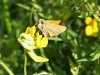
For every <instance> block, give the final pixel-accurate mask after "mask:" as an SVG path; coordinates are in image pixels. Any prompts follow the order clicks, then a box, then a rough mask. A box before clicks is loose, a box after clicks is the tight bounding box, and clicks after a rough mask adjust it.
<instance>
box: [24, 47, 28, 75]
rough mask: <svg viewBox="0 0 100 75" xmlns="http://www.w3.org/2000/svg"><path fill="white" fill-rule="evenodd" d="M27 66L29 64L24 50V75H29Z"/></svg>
mask: <svg viewBox="0 0 100 75" xmlns="http://www.w3.org/2000/svg"><path fill="white" fill-rule="evenodd" d="M26 64H27V56H26V51H25V49H24V75H27V71H26Z"/></svg>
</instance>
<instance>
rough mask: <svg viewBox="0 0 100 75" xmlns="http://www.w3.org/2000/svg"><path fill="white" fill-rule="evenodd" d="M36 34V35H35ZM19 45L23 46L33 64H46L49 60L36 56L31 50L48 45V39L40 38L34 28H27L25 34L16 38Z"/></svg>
mask: <svg viewBox="0 0 100 75" xmlns="http://www.w3.org/2000/svg"><path fill="white" fill-rule="evenodd" d="M35 33H36V34H35ZM18 41H19V43H20V44H21V45H22V46H23V48H24V49H25V51H26V52H27V53H28V55H29V56H30V57H31V58H32V59H33V60H34V61H35V62H47V61H49V59H47V58H43V57H41V56H37V55H36V54H35V53H34V50H33V49H38V48H43V47H46V46H47V44H48V38H47V37H42V35H40V34H39V32H36V27H35V26H33V27H28V28H27V29H26V31H25V33H21V34H20V37H19V38H18Z"/></svg>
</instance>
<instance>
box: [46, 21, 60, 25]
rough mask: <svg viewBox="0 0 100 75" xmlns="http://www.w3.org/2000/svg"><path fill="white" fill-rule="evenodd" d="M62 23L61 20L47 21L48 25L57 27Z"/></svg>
mask: <svg viewBox="0 0 100 75" xmlns="http://www.w3.org/2000/svg"><path fill="white" fill-rule="evenodd" d="M60 22H61V20H45V23H46V24H55V25H59V23H60Z"/></svg>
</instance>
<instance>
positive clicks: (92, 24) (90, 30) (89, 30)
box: [85, 17, 99, 36]
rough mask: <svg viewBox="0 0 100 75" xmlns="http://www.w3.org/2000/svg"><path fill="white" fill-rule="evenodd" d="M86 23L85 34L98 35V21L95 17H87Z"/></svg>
mask: <svg viewBox="0 0 100 75" xmlns="http://www.w3.org/2000/svg"><path fill="white" fill-rule="evenodd" d="M85 23H86V25H87V26H86V28H85V34H86V35H87V36H97V35H98V32H99V25H98V21H97V20H96V19H95V18H94V19H92V18H91V17H87V18H86V19H85Z"/></svg>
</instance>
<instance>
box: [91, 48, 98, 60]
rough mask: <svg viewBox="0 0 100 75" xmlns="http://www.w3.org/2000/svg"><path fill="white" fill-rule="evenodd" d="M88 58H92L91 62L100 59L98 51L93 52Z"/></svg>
mask: <svg viewBox="0 0 100 75" xmlns="http://www.w3.org/2000/svg"><path fill="white" fill-rule="evenodd" d="M90 56H92V57H93V59H92V61H94V60H96V59H98V58H99V57H100V50H96V51H95V52H93V53H92V54H91V55H90Z"/></svg>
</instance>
